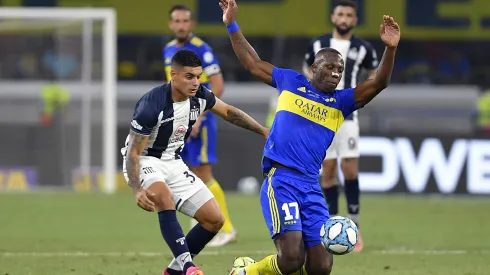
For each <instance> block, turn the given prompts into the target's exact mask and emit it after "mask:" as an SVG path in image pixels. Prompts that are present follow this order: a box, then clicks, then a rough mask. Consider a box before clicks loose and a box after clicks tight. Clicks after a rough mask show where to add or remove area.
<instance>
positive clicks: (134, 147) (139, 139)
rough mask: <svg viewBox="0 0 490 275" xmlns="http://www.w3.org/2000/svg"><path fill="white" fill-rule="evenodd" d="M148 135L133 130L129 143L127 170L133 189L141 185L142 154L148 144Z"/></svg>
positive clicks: (135, 189)
mask: <svg viewBox="0 0 490 275" xmlns="http://www.w3.org/2000/svg"><path fill="white" fill-rule="evenodd" d="M146 141H147V137H146V136H143V135H139V134H136V133H133V132H131V133H130V137H129V144H128V153H127V155H126V172H127V174H128V178H129V184H130V185H131V188H132V189H133V191H135V192H136V191H137V190H138V189H139V188H140V187H141V183H140V154H141V152H142V151H143V148H144V147H145V145H146Z"/></svg>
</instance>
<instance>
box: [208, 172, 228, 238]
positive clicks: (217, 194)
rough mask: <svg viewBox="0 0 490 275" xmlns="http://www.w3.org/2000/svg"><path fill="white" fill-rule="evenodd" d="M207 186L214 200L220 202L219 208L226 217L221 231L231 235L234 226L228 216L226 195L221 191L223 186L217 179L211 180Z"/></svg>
mask: <svg viewBox="0 0 490 275" xmlns="http://www.w3.org/2000/svg"><path fill="white" fill-rule="evenodd" d="M206 185H207V186H208V188H209V190H210V191H211V193H213V195H214V198H215V199H216V201H217V202H218V205H219V208H220V209H221V212H222V213H223V216H224V217H225V223H224V224H223V227H222V228H221V230H223V232H226V233H231V232H232V231H233V225H232V224H231V220H230V215H229V214H228V207H227V206H226V200H225V193H224V192H223V189H221V186H220V185H219V183H218V181H217V180H215V179H211V180H210V181H208V182H207V183H206Z"/></svg>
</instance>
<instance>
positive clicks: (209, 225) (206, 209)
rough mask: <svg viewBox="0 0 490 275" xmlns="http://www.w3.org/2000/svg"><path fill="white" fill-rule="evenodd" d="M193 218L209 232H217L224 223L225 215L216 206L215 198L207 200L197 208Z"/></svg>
mask: <svg viewBox="0 0 490 275" xmlns="http://www.w3.org/2000/svg"><path fill="white" fill-rule="evenodd" d="M194 218H195V219H196V220H197V221H198V222H199V223H200V224H201V226H202V227H204V228H205V229H206V230H208V231H211V232H216V233H217V232H219V231H220V230H221V228H222V227H223V224H224V223H225V217H224V216H223V213H221V210H220V208H219V206H218V203H217V202H216V200H215V199H211V200H209V201H207V202H206V203H205V204H204V205H203V206H201V208H199V210H197V212H196V214H195V215H194Z"/></svg>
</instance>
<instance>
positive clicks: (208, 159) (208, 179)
mask: <svg viewBox="0 0 490 275" xmlns="http://www.w3.org/2000/svg"><path fill="white" fill-rule="evenodd" d="M191 143H192V145H191V146H189V153H190V157H191V158H190V164H191V168H192V171H193V172H194V173H195V174H196V175H197V176H198V177H199V178H201V179H202V180H203V181H204V182H205V183H206V185H207V187H208V188H209V190H210V191H211V193H213V195H214V198H215V199H216V201H217V202H218V204H219V207H220V208H221V211H222V213H223V215H224V217H225V223H224V225H223V227H222V229H221V232H220V233H219V234H218V236H217V237H216V238H215V239H214V240H213V241H212V242H210V243H209V244H208V245H209V246H222V245H225V244H227V243H229V242H232V241H235V240H236V232H235V230H234V228H233V225H232V223H231V220H230V216H229V214H228V206H227V204H226V199H225V193H224V192H223V189H222V188H221V186H220V184H219V182H218V181H217V180H216V179H215V178H214V176H213V172H212V165H213V164H215V163H216V161H217V157H216V145H217V122H216V119H215V118H214V116H212V114H210V115H206V118H205V121H203V123H202V124H201V131H200V134H199V137H198V138H192V139H191Z"/></svg>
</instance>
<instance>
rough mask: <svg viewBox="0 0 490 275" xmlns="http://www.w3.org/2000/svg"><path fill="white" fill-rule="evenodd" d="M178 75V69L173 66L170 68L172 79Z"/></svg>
mask: <svg viewBox="0 0 490 275" xmlns="http://www.w3.org/2000/svg"><path fill="white" fill-rule="evenodd" d="M176 75H177V71H176V70H175V69H174V68H172V70H170V76H171V77H172V79H173V78H174V77H175V76H176Z"/></svg>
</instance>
